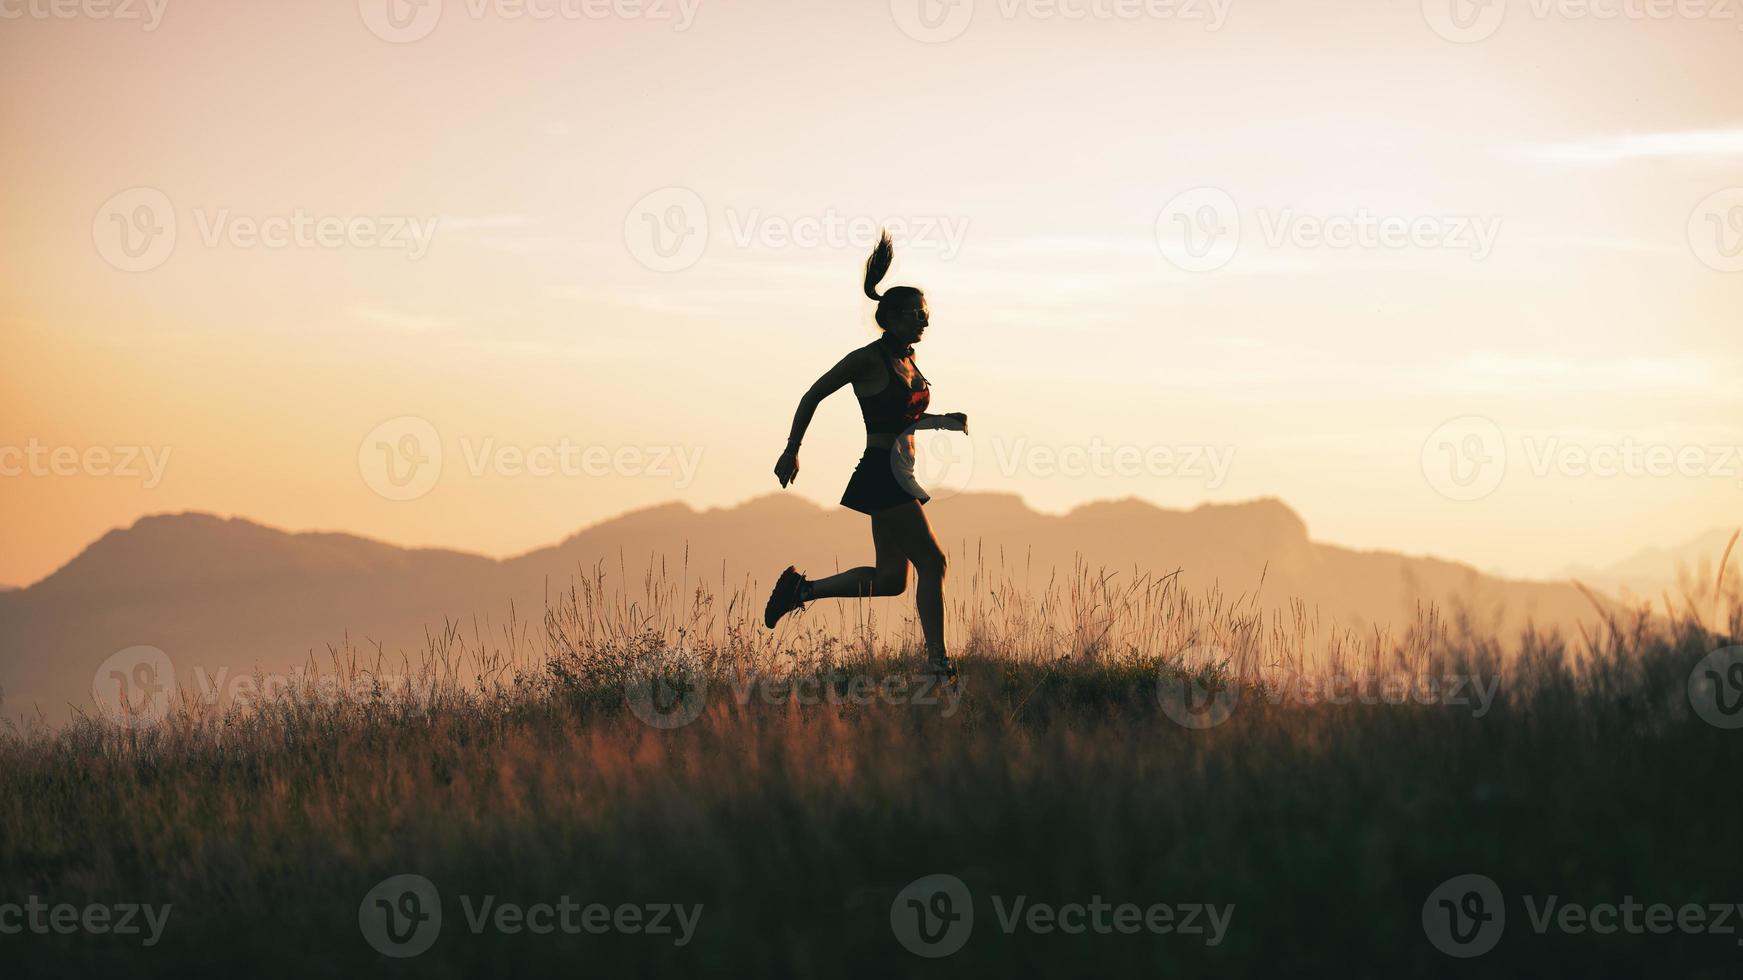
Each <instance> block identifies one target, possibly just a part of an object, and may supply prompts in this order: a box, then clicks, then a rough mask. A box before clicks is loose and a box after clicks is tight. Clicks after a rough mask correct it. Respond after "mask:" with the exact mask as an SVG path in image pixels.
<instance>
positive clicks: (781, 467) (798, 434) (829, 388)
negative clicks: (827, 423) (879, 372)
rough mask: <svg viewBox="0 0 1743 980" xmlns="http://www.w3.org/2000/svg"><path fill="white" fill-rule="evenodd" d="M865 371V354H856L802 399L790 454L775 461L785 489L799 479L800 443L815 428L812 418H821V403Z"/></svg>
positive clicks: (791, 434)
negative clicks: (818, 415) (819, 410)
mask: <svg viewBox="0 0 1743 980" xmlns="http://www.w3.org/2000/svg"><path fill="white" fill-rule="evenodd" d="M863 369H864V360H863V358H862V357H861V352H860V351H854V352H853V353H851V354H849V355H847V356H846V357H844V358H842V359H841V360H840V361H839V362H838V363H837V364H836V365H835V366H834V367H832V368H830V369H829V370H828V371H825V372H823V377H821V378H818V379H817V382H816V383H815V384H813V385H812V386H811V387H810V388H809V389H807V390H806V391H805V394H804V395H803V396H802V397H800V399H799V410H798V411H796V412H794V413H793V428H792V431H790V432H789V433H788V434H787V448H786V451H784V452H782V453H781V458H780V459H778V460H776V461H775V478H776V479H778V480H780V481H781V486H783V487H785V486H786V485H787V484H789V483H792V482H793V481H794V480H796V479H798V477H799V443H801V442H803V441H804V439H805V430H806V429H808V428H810V427H811V417H812V416H813V415H815V414H817V405H818V403H820V402H822V401H823V399H825V398H828V397H829V396H830V395H833V394H835V393H836V392H837V391H839V390H841V387H842V386H843V385H846V384H849V383H851V382H852V381H853V379H854V377H855V376H857V375H859V374H860V373H861V372H862V371H863Z"/></svg>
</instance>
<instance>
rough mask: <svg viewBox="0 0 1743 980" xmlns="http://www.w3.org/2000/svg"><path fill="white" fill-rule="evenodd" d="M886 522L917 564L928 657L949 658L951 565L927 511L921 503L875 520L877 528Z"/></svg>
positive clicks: (917, 601)
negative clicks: (947, 580)
mask: <svg viewBox="0 0 1743 980" xmlns="http://www.w3.org/2000/svg"><path fill="white" fill-rule="evenodd" d="M880 518H882V519H885V520H886V521H887V522H888V524H889V526H890V528H891V531H892V533H893V535H894V537H895V540H896V543H897V544H898V545H899V546H900V547H901V549H902V553H903V555H904V556H906V558H907V560H908V561H909V562H912V563H913V565H914V580H915V586H914V591H915V596H914V604H915V608H916V610H917V611H918V612H919V614H920V632H921V633H923V634H925V637H926V655H927V656H928V657H930V658H931V659H932V660H935V661H936V660H942V659H943V658H944V657H945V645H944V575H945V572H946V571H947V570H948V565H949V562H948V561H947V560H946V559H945V557H944V549H943V548H940V547H939V546H938V538H937V537H936V536H934V535H933V533H932V525H931V523H929V522H928V521H927V520H926V512H925V511H924V510H922V509H921V507H920V502H919V501H918V500H916V501H913V502H911V503H906V504H903V505H901V506H899V507H892V508H891V509H889V510H887V511H882V512H880V513H879V514H878V515H877V516H876V517H873V518H872V521H873V523H874V525H875V524H876V522H877V521H878V520H879V519H880Z"/></svg>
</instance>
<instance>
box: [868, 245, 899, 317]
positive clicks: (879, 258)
mask: <svg viewBox="0 0 1743 980" xmlns="http://www.w3.org/2000/svg"><path fill="white" fill-rule="evenodd" d="M895 257H896V246H895V243H894V242H891V241H890V233H889V232H887V231H886V232H884V233H883V236H882V237H881V238H879V239H878V247H877V248H874V249H872V254H871V258H869V259H866V260H865V294H866V296H867V297H869V298H871V299H874V300H882V299H883V298H884V297H883V295H882V294H880V293H879V292H878V283H880V282H883V281H884V273H886V272H889V271H890V263H891V262H892V261H894V260H895Z"/></svg>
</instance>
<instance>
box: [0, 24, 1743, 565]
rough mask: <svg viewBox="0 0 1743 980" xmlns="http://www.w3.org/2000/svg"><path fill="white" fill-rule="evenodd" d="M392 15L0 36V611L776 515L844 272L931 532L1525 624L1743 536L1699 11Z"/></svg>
mask: <svg viewBox="0 0 1743 980" xmlns="http://www.w3.org/2000/svg"><path fill="white" fill-rule="evenodd" d="M389 2H393V3H403V2H404V0H362V3H354V2H336V3H326V4H308V3H294V4H243V3H221V2H217V0H155V2H154V3H153V4H147V3H145V2H144V0H137V2H133V3H130V4H129V5H127V6H126V8H125V9H127V10H129V11H130V12H131V13H134V14H137V15H138V18H137V19H118V18H117V17H115V16H98V15H97V14H96V13H95V12H97V11H111V12H112V8H111V7H109V6H108V5H105V4H97V3H87V4H85V8H80V9H88V11H89V12H86V13H79V14H78V15H77V16H73V17H70V18H62V17H55V16H49V15H47V14H46V13H45V11H47V10H49V9H50V5H49V4H48V3H46V2H45V0H0V15H4V16H0V83H3V84H0V121H3V122H4V126H5V131H6V133H7V137H6V139H5V140H4V141H3V142H0V175H3V177H4V184H3V188H0V200H3V201H4V207H3V209H0V215H3V220H0V263H3V264H4V269H5V273H4V275H3V276H0V362H3V363H4V365H5V366H4V369H3V371H4V374H3V381H0V584H9V585H24V584H29V583H30V582H33V581H35V580H37V579H39V578H41V577H42V576H43V575H45V574H47V573H49V572H51V571H52V570H53V569H55V568H56V567H58V566H59V565H61V564H62V563H64V562H65V561H67V560H68V559H70V558H71V557H72V556H73V555H74V554H76V553H77V552H78V550H79V549H80V548H82V547H83V546H84V545H86V544H88V543H89V542H90V541H92V540H93V539H95V538H97V537H98V536H100V535H101V534H102V533H103V532H105V531H106V530H108V529H110V528H112V527H115V526H120V525H126V524H130V523H131V522H133V521H134V520H135V519H137V518H138V517H140V516H142V515H145V514H151V513H160V512H166V511H181V510H204V511H213V512H217V513H220V514H226V515H239V516H246V517H249V518H251V519H254V520H258V521H261V522H264V523H267V524H272V525H275V526H280V527H285V528H289V529H331V530H344V531H352V532H356V533H359V534H363V535H367V536H370V537H375V538H380V539H382V540H386V541H391V542H394V543H399V544H406V545H433V546H446V547H456V548H464V549H468V550H475V551H480V552H484V553H487V554H493V555H505V554H510V553H515V552H518V551H521V550H525V549H528V548H531V547H536V546H539V545H543V544H547V543H551V542H554V541H556V540H559V539H561V538H562V537H564V536H565V535H567V534H569V533H572V532H573V531H575V530H577V529H579V528H580V527H582V526H584V525H586V524H589V523H592V522H594V521H597V520H599V519H602V518H606V517H610V516H612V515H615V514H620V513H623V512H625V511H629V510H632V509H635V508H638V507H643V506H648V505H652V504H657V503H661V502H665V501H668V500H680V501H684V502H686V503H689V504H691V505H693V506H697V507H713V506H723V505H731V504H734V503H737V502H741V501H743V500H746V499H749V498H751V497H754V496H757V495H761V494H765V493H769V492H774V491H776V490H777V489H778V487H777V485H776V483H775V481H774V478H773V477H772V476H771V475H770V468H771V467H772V465H773V463H774V461H775V457H776V455H777V454H778V452H779V450H780V448H781V445H782V442H783V440H784V438H785V435H786V431H787V427H788V424H789V421H790V419H791V417H792V412H793V408H794V405H795V403H796V401H797V399H798V397H799V396H800V394H801V393H802V392H803V391H804V390H805V388H806V387H807V385H809V384H810V382H811V381H812V380H813V379H814V378H815V377H816V375H818V374H819V373H821V372H822V371H823V370H824V369H826V368H827V367H828V366H830V365H831V364H832V363H833V362H834V361H835V360H836V359H837V358H839V357H840V356H841V355H842V354H844V353H845V352H846V351H848V350H849V349H851V348H853V347H855V346H858V345H861V344H864V343H865V342H866V341H868V340H869V339H871V337H872V336H873V335H874V333H875V330H874V328H873V326H872V322H871V306H872V304H870V303H869V302H868V301H866V300H865V299H864V297H863V296H861V295H860V292H859V285H858V277H859V273H860V269H861V265H862V263H863V261H864V258H865V254H866V252H867V251H868V249H869V245H870V240H869V239H868V238H867V237H866V236H867V235H870V234H875V232H873V231H872V229H874V228H875V227H877V226H880V225H884V226H888V227H891V228H892V230H893V231H898V234H897V261H896V266H895V270H894V273H893V275H892V277H891V280H890V281H891V282H894V283H908V284H913V285H918V286H921V287H923V288H924V289H925V290H926V291H927V294H928V297H929V299H930V302H931V305H932V313H933V327H932V330H931V331H930V332H929V333H928V335H927V337H926V338H925V341H924V343H923V344H922V345H921V347H920V355H919V362H920V365H921V367H922V369H923V370H924V371H925V373H926V375H927V377H928V378H929V379H930V380H931V381H932V384H933V387H934V397H933V410H934V411H939V412H950V411H964V412H967V413H968V415H969V417H970V435H969V436H968V437H966V438H964V437H961V436H949V437H942V436H941V437H939V438H940V439H945V440H946V441H944V442H938V443H933V442H931V441H928V442H927V443H926V444H925V446H924V447H923V448H927V449H931V450H933V451H934V452H935V453H936V452H941V451H944V450H948V451H949V452H950V453H951V454H953V458H954V460H955V463H954V465H953V466H951V467H938V468H940V469H943V470H946V472H939V473H937V474H936V475H937V483H938V485H939V486H941V487H954V486H966V487H967V488H968V489H971V490H999V491H1010V492H1015V493H1019V494H1021V495H1022V496H1023V497H1024V498H1025V499H1026V500H1028V501H1029V502H1030V503H1031V504H1032V505H1033V506H1035V507H1037V508H1040V509H1044V510H1049V511H1061V510H1064V509H1067V508H1069V507H1071V506H1074V505H1076V504H1079V503H1082V502H1085V501H1090V500H1096V499H1105V498H1110V497H1125V496H1133V495H1135V496H1138V497H1142V498H1145V499H1147V500H1151V501H1154V502H1156V503H1157V504H1160V505H1163V506H1168V507H1190V506H1193V505H1195V504H1198V503H1200V502H1204V501H1233V500H1242V499H1248V498H1252V497H1257V496H1276V497H1279V498H1281V499H1283V500H1284V501H1286V502H1287V503H1288V504H1289V505H1290V506H1291V507H1293V508H1295V509H1296V510H1297V511H1298V512H1299V513H1300V514H1301V515H1302V517H1303V519H1304V520H1305V521H1306V522H1307V525H1308V528H1309V530H1310V533H1311V534H1312V535H1313V536H1314V537H1315V538H1316V539H1319V540H1322V541H1327V542H1333V543H1338V544H1346V545H1351V546H1357V547H1363V548H1385V549H1390V550H1398V551H1404V552H1408V553H1416V554H1420V553H1430V554H1436V555H1440V556H1444V557H1448V558H1454V559H1458V560H1462V561H1468V562H1471V563H1472V564H1475V565H1477V566H1479V567H1481V568H1484V569H1487V570H1493V571H1499V572H1504V573H1508V574H1514V575H1527V576H1540V575H1550V574H1553V573H1555V572H1557V571H1558V570H1561V569H1563V568H1565V567H1567V566H1569V565H1573V564H1580V563H1606V562H1610V561H1613V560H1616V559H1619V558H1622V557H1624V556H1626V555H1628V554H1630V553H1632V552H1634V551H1637V550H1639V549H1641V548H1644V547H1648V546H1651V545H1658V544H1671V543H1675V542H1678V541H1681V540H1683V539H1685V538H1689V537H1692V536H1693V535H1695V534H1696V533H1698V532H1700V531H1703V530H1706V529H1708V528H1711V527H1714V526H1720V525H1727V524H1730V525H1736V524H1743V450H1739V449H1738V448H1737V447H1743V385H1740V384H1739V382H1738V378H1739V376H1740V372H1739V368H1740V367H1743V100H1740V99H1739V93H1740V92H1743V29H1740V28H1743V19H1740V18H1743V14H1740V13H1738V12H1737V11H1736V10H1734V9H1732V8H1730V7H1720V8H1718V9H1717V10H1716V12H1714V13H1713V14H1712V15H1711V16H1705V17H1692V16H1683V17H1676V18H1665V17H1649V16H1644V15H1642V16H1618V17H1614V18H1604V19H1600V18H1597V17H1593V16H1590V15H1583V16H1582V15H1581V12H1582V10H1583V9H1584V8H1579V7H1569V8H1565V9H1564V8H1563V7H1559V6H1557V5H1555V4H1549V3H1542V4H1538V5H1532V4H1528V3H1525V2H1523V0H1517V2H1514V3H1511V4H1507V5H1506V6H1504V7H1502V6H1499V5H1494V4H1492V5H1490V6H1489V7H1481V8H1470V9H1469V10H1466V11H1464V12H1463V14H1459V15H1458V16H1453V15H1454V14H1456V13H1458V12H1456V11H1452V10H1450V8H1449V9H1439V8H1438V7H1437V6H1436V5H1437V4H1438V3H1440V0H1426V2H1424V3H1418V2H1391V3H1384V4H1377V3H1356V2H1342V0H1337V2H1331V3H1314V4H1295V3H1281V2H1273V0H1264V2H1256V3H1255V2H1244V0H1218V2H1217V3H1214V4H1213V3H1212V2H1211V0H1203V2H1202V3H1199V4H1187V5H1185V6H1184V7H1179V6H1172V7H1168V6H1163V5H1162V4H1160V3H1158V4H1155V5H1146V4H1143V3H1136V2H1134V3H1129V4H1128V3H1125V2H1124V0H1099V2H1096V3H1091V2H1089V0H1080V2H1072V0H1065V2H1063V3H1060V4H1053V3H1047V2H1041V0H1036V2H1033V3H1016V2H1014V0H1004V2H1002V3H1001V2H998V0H979V2H978V3H975V4H972V5H970V4H969V3H968V0H958V2H957V4H956V5H954V6H942V5H935V6H934V7H933V9H930V10H927V9H920V8H917V7H916V0H893V2H887V0H866V2H853V3H848V2H839V0H837V2H825V3H816V2H806V3H801V2H791V0H774V2H766V0H765V2H754V3H736V4H719V3H712V2H709V0H701V2H700V3H697V2H696V0H684V3H682V4H681V3H679V2H678V0H669V2H668V0H659V2H655V0H646V2H642V3H630V2H629V0H623V2H621V3H618V4H615V5H614V4H611V3H605V2H597V3H595V2H589V3H585V4H584V3H582V2H580V0H574V2H572V3H569V4H567V5H562V4H559V3H557V2H556V0H548V2H546V0H528V2H527V3H520V2H511V0H500V2H494V3H487V2H486V0H424V4H425V5H424V6H422V7H413V6H410V5H407V6H405V7H404V8H403V9H400V10H397V11H396V10H389V9H387V8H386V7H385V4H387V3H389ZM921 2H924V3H928V4H931V3H933V0H921ZM1449 2H1452V0H1449ZM1458 2H1462V0H1458ZM1620 2H1621V0H1615V2H1613V3H1610V4H1599V6H1600V7H1603V8H1604V9H1611V8H1614V7H1615V6H1616V5H1617V3H1620ZM1644 8H1645V5H1644V4H1643V3H1634V4H1632V5H1631V6H1629V7H1628V8H1627V9H1629V10H1634V11H1636V12H1638V11H1639V10H1642V9H1644ZM528 11H537V12H551V13H553V14H554V16H551V17H542V18H534V17H532V16H530V15H529V14H528V13H527V12H528ZM1065 11H1069V12H1074V13H1082V14H1083V15H1082V16H1076V17H1069V18H1068V17H1066V16H1064V15H1063V13H1062V12H1065ZM1495 11H1499V12H1500V13H1501V14H1502V15H1503V19H1502V20H1500V21H1498V22H1485V21H1484V20H1483V19H1482V18H1484V17H1488V16H1492V15H1493V14H1494V12H1495ZM1168 12H1172V16H1164V15H1163V14H1164V13H1168ZM590 14H602V15H603V16H590ZM1465 14H1468V15H1469V18H1466V17H1465V16H1464V15H1465ZM154 17H155V18H156V19H155V20H153V18H154ZM1470 18H1474V19H1470ZM1473 25H1474V26H1473ZM1437 29H1438V30H1437ZM1490 31H1492V33H1488V32H1490ZM1448 35H1451V36H1450V37H1449V36H1448ZM1476 35H1484V36H1476ZM1455 38H1456V39H1455ZM170 224H173V226H174V227H173V230H172V229H171V228H170V227H169V225H170ZM1237 226H1238V229H1237ZM1346 230H1347V231H1349V232H1350V236H1351V237H1349V238H1346V237H1345V236H1344V234H1343V233H1344V232H1345V231H1346ZM279 231H283V232H284V235H283V236H282V237H279V236H278V232H279ZM262 232H264V234H265V236H266V237H267V238H268V239H271V240H272V241H273V242H274V243H275V244H267V243H264V242H262V241H261V240H260V235H261V234H262ZM813 233H815V234H813ZM862 446H863V442H862V434H861V429H860V421H859V417H858V412H857V410H856V408H855V406H854V404H853V399H852V397H851V396H850V395H848V394H846V393H843V394H840V395H837V396H836V397H835V398H834V399H832V400H831V401H829V402H826V403H825V405H824V407H823V408H822V410H821V411H820V413H819V415H818V418H817V421H816V423H815V425H814V426H813V429H812V432H811V434H810V435H809V437H808V438H807V440H806V443H805V449H804V451H803V453H802V462H803V472H802V474H801V476H800V479H799V482H798V483H797V485H796V486H795V487H794V488H793V490H791V491H788V492H794V493H798V494H800V495H803V496H805V497H807V498H810V499H813V500H816V501H818V502H821V503H823V504H825V505H827V506H831V507H833V506H835V503H836V501H837V499H838V498H839V496H840V493H841V489H842V486H843V484H844V483H845V481H846V479H847V476H848V474H849V472H850V470H851V468H852V465H853V463H854V461H855V460H856V459H857V458H858V456H859V453H860V450H861V448H862ZM93 449H95V450H98V452H92V450H93ZM57 453H58V455H57ZM438 455H439V458H437V456H438ZM420 461H421V462H420ZM128 462H130V464H131V465H124V464H125V463H128ZM934 463H935V464H937V463H938V461H937V460H935V461H934ZM546 464H549V465H546ZM1079 464H1081V465H1079ZM116 470H119V472H114V471H116ZM396 498H405V499H396ZM939 532H940V535H941V537H946V538H947V537H948V536H949V529H948V528H940V529H939Z"/></svg>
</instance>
